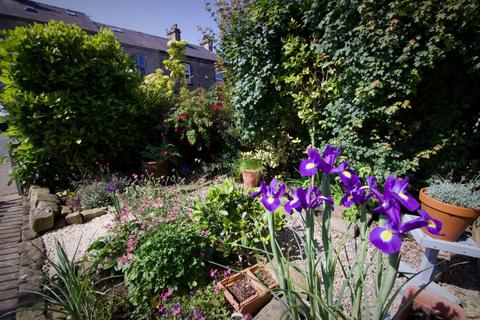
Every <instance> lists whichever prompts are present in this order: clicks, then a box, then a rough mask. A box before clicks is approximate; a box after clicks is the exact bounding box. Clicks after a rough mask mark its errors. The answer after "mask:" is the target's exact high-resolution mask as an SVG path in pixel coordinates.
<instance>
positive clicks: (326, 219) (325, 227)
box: [322, 174, 335, 306]
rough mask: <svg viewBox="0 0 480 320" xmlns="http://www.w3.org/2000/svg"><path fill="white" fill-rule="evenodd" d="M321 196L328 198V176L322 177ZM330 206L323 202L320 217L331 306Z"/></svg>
mask: <svg viewBox="0 0 480 320" xmlns="http://www.w3.org/2000/svg"><path fill="white" fill-rule="evenodd" d="M322 194H323V195H324V196H326V197H328V196H330V176H329V175H328V174H323V175H322ZM331 211H332V206H331V204H330V203H328V202H325V209H324V210H323V215H322V245H323V249H324V252H325V259H326V268H325V269H326V270H325V273H326V277H325V278H324V279H323V283H324V288H325V293H326V300H327V305H329V306H333V305H334V303H333V283H334V279H335V269H334V263H333V253H332V248H331V246H330V241H331V239H330V233H329V230H330V218H331Z"/></svg>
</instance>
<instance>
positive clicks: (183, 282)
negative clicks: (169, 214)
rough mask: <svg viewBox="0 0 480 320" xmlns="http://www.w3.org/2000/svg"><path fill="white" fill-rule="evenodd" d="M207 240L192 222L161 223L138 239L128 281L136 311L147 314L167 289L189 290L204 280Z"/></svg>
mask: <svg viewBox="0 0 480 320" xmlns="http://www.w3.org/2000/svg"><path fill="white" fill-rule="evenodd" d="M207 249H208V248H207V246H206V243H205V239H204V238H202V237H201V236H200V234H199V233H198V232H197V229H196V227H195V225H194V224H192V223H191V221H186V220H183V219H179V218H178V219H176V220H174V221H168V222H164V223H159V224H158V225H157V226H155V228H154V229H153V230H151V231H149V232H147V233H145V235H144V236H143V237H142V238H141V239H139V243H138V244H137V247H136V249H135V251H134V254H133V259H132V260H131V262H130V264H129V266H128V267H127V268H126V270H125V284H126V286H127V288H128V294H129V296H130V301H131V302H132V303H133V305H134V306H135V308H136V314H138V315H139V316H140V315H141V316H144V317H146V316H147V315H148V314H149V313H150V312H151V311H152V309H153V308H154V307H155V302H156V299H157V298H158V295H159V294H160V292H161V291H162V290H164V289H165V288H173V289H174V290H178V291H179V292H182V291H183V292H188V290H189V289H191V288H195V287H196V286H197V285H199V283H200V282H202V280H204V279H202V277H203V276H204V271H205V264H204V258H203V255H204V254H205V251H206V250H207Z"/></svg>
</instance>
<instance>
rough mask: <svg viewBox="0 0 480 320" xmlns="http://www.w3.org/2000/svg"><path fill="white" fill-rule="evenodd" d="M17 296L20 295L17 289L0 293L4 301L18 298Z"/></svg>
mask: <svg viewBox="0 0 480 320" xmlns="http://www.w3.org/2000/svg"><path fill="white" fill-rule="evenodd" d="M17 294H18V289H17V288H13V289H7V290H1V291H0V296H1V297H2V299H3V300H8V299H14V298H17Z"/></svg>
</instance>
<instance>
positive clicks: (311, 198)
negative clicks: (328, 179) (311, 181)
mask: <svg viewBox="0 0 480 320" xmlns="http://www.w3.org/2000/svg"><path fill="white" fill-rule="evenodd" d="M301 200H302V205H303V207H304V208H305V209H314V208H317V207H318V206H319V205H321V204H322V203H323V202H329V203H330V204H333V198H332V197H326V196H324V195H322V194H321V193H320V190H318V188H317V187H313V186H309V187H308V189H307V190H306V192H305V193H304V196H303V198H302V199H301Z"/></svg>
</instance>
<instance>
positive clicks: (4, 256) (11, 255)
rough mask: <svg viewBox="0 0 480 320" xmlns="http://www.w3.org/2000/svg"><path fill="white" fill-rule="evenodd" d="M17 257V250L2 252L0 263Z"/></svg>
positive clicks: (18, 256)
mask: <svg viewBox="0 0 480 320" xmlns="http://www.w3.org/2000/svg"><path fill="white" fill-rule="evenodd" d="M19 258H20V255H19V254H18V252H14V253H9V254H2V255H0V263H4V262H8V261H14V260H18V259H19Z"/></svg>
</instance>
